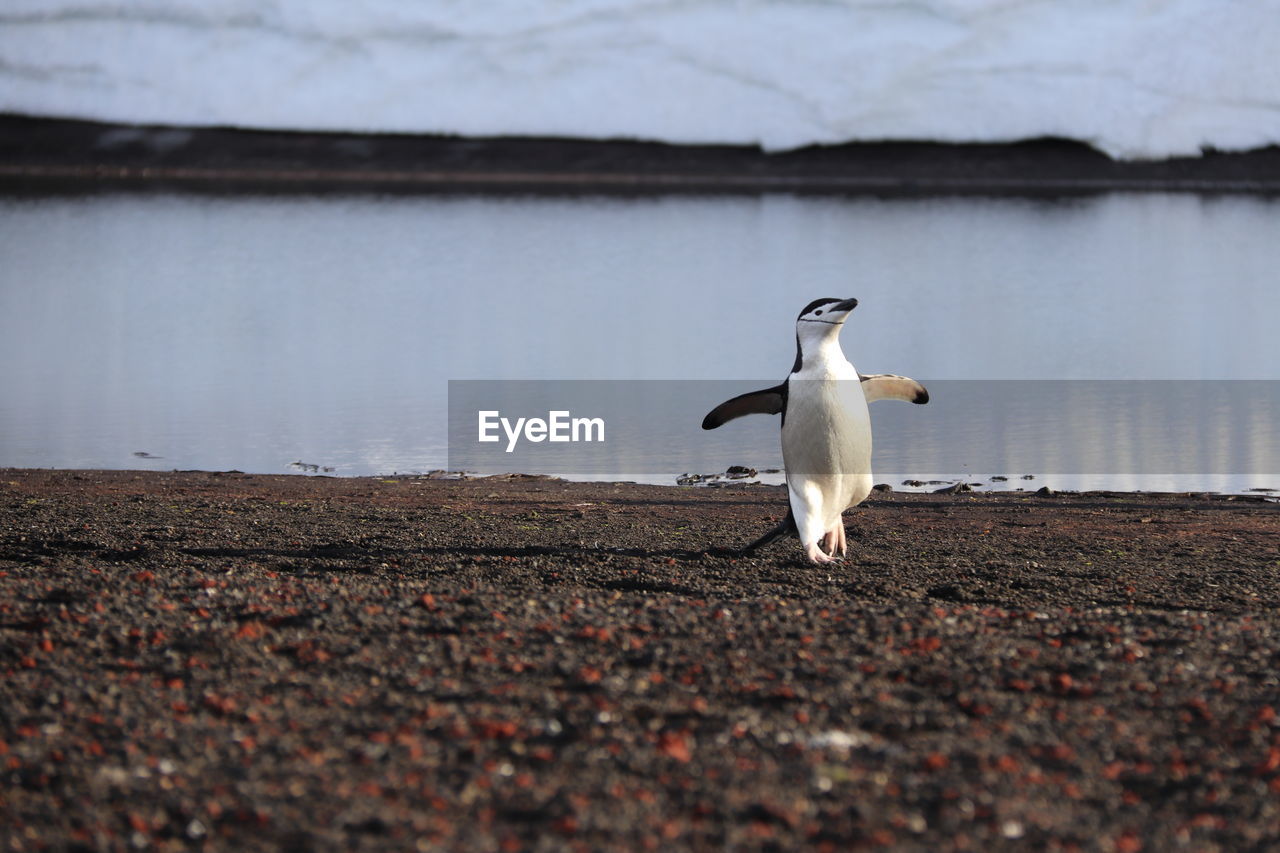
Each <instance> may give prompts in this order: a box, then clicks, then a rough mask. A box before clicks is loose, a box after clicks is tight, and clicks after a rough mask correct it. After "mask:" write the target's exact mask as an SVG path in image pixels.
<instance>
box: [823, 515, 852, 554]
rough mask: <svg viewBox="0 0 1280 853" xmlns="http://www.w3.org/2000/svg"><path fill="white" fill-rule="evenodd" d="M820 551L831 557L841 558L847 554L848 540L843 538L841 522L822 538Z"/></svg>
mask: <svg viewBox="0 0 1280 853" xmlns="http://www.w3.org/2000/svg"><path fill="white" fill-rule="evenodd" d="M822 550H824V551H826V552H827V553H828V554H829V555H831V556H832V557H843V556H844V555H845V554H846V553H847V552H848V540H847V539H846V538H845V532H844V523H843V522H840V523H838V524H836V526H835V527H833V528H831V529H830V530H828V531H827V532H826V535H824V536H823V537H822Z"/></svg>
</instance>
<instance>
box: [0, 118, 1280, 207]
mask: <svg viewBox="0 0 1280 853" xmlns="http://www.w3.org/2000/svg"><path fill="white" fill-rule="evenodd" d="M86 183H88V184H90V185H92V186H95V187H97V188H99V189H117V190H118V189H139V188H148V187H156V186H168V187H174V186H176V187H182V188H186V189H196V190H201V191H212V192H229V191H242V190H257V191H273V192H290V191H306V192H311V191H316V190H325V189H335V188H345V189H349V190H360V191H365V190H370V191H379V192H390V191H399V192H443V191H462V192H484V191H493V192H538V193H546V192H570V193H583V192H588V193H648V192H662V193H716V192H732V193H761V192H792V193H827V194H876V195H939V194H983V195H1031V196H1055V195H1072V194H1084V193H1096V192H1110V191H1119V190H1122V191H1191V192H1208V193H1238V192H1245V193H1276V192H1280V148H1276V147H1271V148H1265V149H1259V150H1255V151H1249V152H1242V153H1219V152H1207V153H1206V154H1204V155H1203V156H1201V157H1188V158H1177V159H1170V160H1158V161H1140V162H1139V161H1133V162H1118V161H1114V160H1111V159H1110V158H1108V157H1106V156H1105V155H1103V154H1101V153H1099V152H1097V151H1096V150H1094V149H1092V148H1089V147H1088V146H1086V145H1083V144H1081V143H1077V142H1070V141H1066V140H1057V139H1042V140H1032V141H1027V142H1020V143H1011V144H969V145H948V144H939V143H924V142H919V143H913V142H884V143H852V144H848V145H839V146H825V147H812V148H805V149H800V150H796V151H789V152H781V153H765V152H762V151H760V150H759V149H756V148H749V147H735V146H714V145H701V146H699V145H666V144H661V143H652V142H628V141H588V140H573V139H543V138H487V139H476V138H461V137H446V136H407V135H391V134H387V135H361V134H340V133H300V132H283V131H249V130H234V129H228V128H168V127H125V126H112V125H101V124H95V123H92V122H78V121H61V120H52V119H35V118H25V117H20V116H0V188H2V189H5V190H7V191H21V190H27V191H52V190H59V191H83V189H84V188H85V185H86Z"/></svg>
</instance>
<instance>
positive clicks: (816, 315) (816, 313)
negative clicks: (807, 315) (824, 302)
mask: <svg viewBox="0 0 1280 853" xmlns="http://www.w3.org/2000/svg"><path fill="white" fill-rule="evenodd" d="M813 316H815V317H821V316H822V309H821V308H819V309H818V310H817V311H814V312H813Z"/></svg>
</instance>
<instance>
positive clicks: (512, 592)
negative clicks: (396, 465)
mask: <svg viewBox="0 0 1280 853" xmlns="http://www.w3.org/2000/svg"><path fill="white" fill-rule="evenodd" d="M780 491H781V490H780V489H776V488H765V489H761V488H760V487H742V488H735V487H726V488H719V489H694V488H687V487H675V486H643V485H618V484H612V483H574V482H567V481H563V480H552V479H543V478H530V477H513V478H486V479H475V480H424V479H409V478H385V477H384V478H346V477H315V476H306V475H301V474H281V475H255V474H237V473H225V472H224V473H218V472H165V473H156V472H140V471H49V470H43V469H42V470H33V469H4V470H0V671H3V673H4V676H5V678H4V685H5V686H4V690H3V696H4V706H5V711H6V713H5V714H4V715H0V766H2V767H3V768H4V772H5V773H6V774H7V775H6V779H7V780H8V782H9V784H8V786H7V787H6V788H4V789H3V790H2V791H0V797H2V798H3V805H4V807H3V808H0V837H8V838H10V839H16V840H17V841H18V843H19V845H20V846H25V847H30V848H37V847H39V846H41V845H48V846H49V847H52V848H54V849H59V848H68V847H74V846H77V845H79V846H84V847H91V848H93V849H102V850H116V849H120V850H123V849H127V848H129V847H131V846H132V847H138V846H152V847H154V848H156V849H161V850H170V849H171V850H180V849H188V848H189V847H190V846H191V845H193V844H194V845H197V846H202V847H203V849H209V850H221V849H227V850H231V849H235V850H278V849H308V850H318V851H339V850H343V851H345V850H371V851H372V850H383V849H388V848H396V849H406V848H408V849H412V848H414V847H415V846H417V847H420V848H431V849H553V848H554V849H565V848H569V849H572V848H581V849H592V850H634V849H641V848H646V847H648V848H654V849H674V848H679V849H698V850H702V849H707V850H711V849H724V848H725V847H731V848H753V849H754V848H761V847H768V846H775V847H777V848H779V849H796V848H806V849H809V848H811V849H824V848H832V849H849V848H852V847H873V848H874V847H899V848H907V849H921V850H923V849H928V850H946V851H950V850H992V849H1025V848H1026V847H1033V848H1036V849H1070V848H1071V847H1072V846H1075V847H1079V848H1085V849H1091V848H1098V849H1114V850H1137V849H1141V848H1143V847H1145V848H1146V849H1172V848H1173V847H1175V846H1189V847H1191V848H1195V849H1261V848H1265V847H1268V846H1271V845H1275V844H1277V843H1280V800H1277V798H1276V796H1275V792H1276V791H1278V790H1280V759H1277V758H1276V756H1277V755H1280V715H1277V710H1276V708H1275V696H1276V693H1275V673H1274V661H1275V660H1276V659H1277V658H1280V571H1277V568H1280V563H1277V561H1276V551H1275V543H1276V542H1277V541H1280V511H1278V510H1277V508H1276V507H1275V506H1273V505H1268V504H1266V503H1263V502H1261V501H1253V500H1248V499H1237V500H1231V499H1227V498H1218V497H1210V496H1196V495H1191V496H1178V495H1153V494H1144V493H1130V494H1116V493H1113V494H1107V493H1088V494H1078V495H1057V496H1041V495H1036V494H1034V493H990V494H957V495H939V494H906V493H888V494H882V495H876V496H874V497H873V498H872V499H871V500H868V501H867V502H866V503H865V504H864V505H862V506H859V507H857V508H855V509H853V510H850V511H849V512H848V513H847V514H846V521H847V523H848V526H849V530H850V535H851V539H850V545H851V548H852V555H851V559H849V560H847V561H845V562H844V563H840V564H837V565H834V566H823V567H817V566H812V565H809V564H807V563H805V562H803V561H802V559H801V558H800V551H799V548H798V546H797V544H796V543H795V542H794V541H787V542H785V543H780V544H778V545H776V546H772V547H770V548H767V549H763V550H762V551H760V552H759V553H757V554H756V555H754V556H752V557H741V556H738V555H736V554H735V553H733V552H731V551H730V550H728V549H730V548H733V547H737V546H739V545H741V544H742V543H745V542H747V541H750V540H751V539H752V538H754V537H755V536H756V535H758V534H759V533H760V532H762V531H763V530H764V529H766V528H767V527H769V526H771V525H772V523H773V522H775V521H776V520H777V518H778V517H779V516H780V515H781V514H782V512H783V511H784V502H783V501H782V500H780V499H779V498H780Z"/></svg>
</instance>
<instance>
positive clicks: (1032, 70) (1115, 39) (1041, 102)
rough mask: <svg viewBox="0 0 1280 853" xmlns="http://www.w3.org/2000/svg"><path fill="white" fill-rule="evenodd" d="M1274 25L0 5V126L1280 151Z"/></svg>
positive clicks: (778, 6) (794, 7) (1073, 9)
mask: <svg viewBox="0 0 1280 853" xmlns="http://www.w3.org/2000/svg"><path fill="white" fill-rule="evenodd" d="M1277 45H1280V3H1277V2H1276V0H1144V2H1137V0H1124V1H1123V2H1119V1H1117V0H918V2H906V0H897V1H896V2H895V0H884V1H883V2H874V0H843V2H839V0H831V2H820V0H740V2H724V0H674V2H666V1H665V0H664V2H658V0H560V2H550V0H546V2H540V3H529V2H527V0H488V2H483V3H474V2H463V1H462V0H436V2H430V3H406V2H403V0H276V2H268V0H252V2H250V0H6V2H5V3H4V7H3V10H0V111H6V112H15V113H23V114H28V115H38V116H60V117H74V118H86V119H96V120H102V121H111V122H125V123H156V124H174V125H227V126H235V127H255V128H277V129H304V130H341V131H358V132H364V131H375V132H414V133H452V134H462V135H482V136H490V135H538V136H568V137H584V138H635V139H649V140H661V141H667V142H677V143H736V144H759V145H761V146H763V147H765V148H767V149H786V148H793V147H798V146H804V145H808V144H812V143H840V142H848V141H854V140H885V139H917V140H923V139H929V140H941V141H952V142H967V141H1010V140H1016V139H1024V138H1030V137H1037V136H1045V135H1053V136H1064V137H1070V138H1074V139H1079V140H1082V141H1085V142H1088V143H1091V144H1093V145H1095V146H1096V147H1098V148H1100V149H1102V150H1104V151H1106V152H1107V153H1109V154H1111V155H1113V156H1116V157H1122V158H1154V157H1165V156H1170V155H1182V154H1196V153H1198V152H1199V151H1200V150H1201V149H1202V147H1205V146H1210V147H1214V148H1219V149H1225V150H1233V149H1245V148H1251V147H1257V146H1263V145H1267V144H1271V143H1276V142H1280V51H1278V50H1277Z"/></svg>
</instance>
